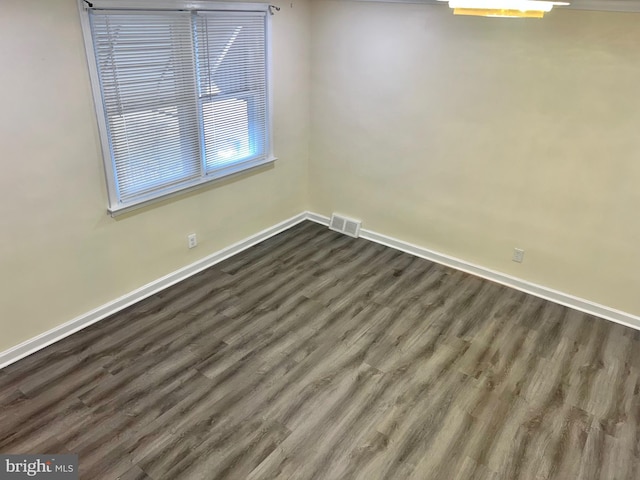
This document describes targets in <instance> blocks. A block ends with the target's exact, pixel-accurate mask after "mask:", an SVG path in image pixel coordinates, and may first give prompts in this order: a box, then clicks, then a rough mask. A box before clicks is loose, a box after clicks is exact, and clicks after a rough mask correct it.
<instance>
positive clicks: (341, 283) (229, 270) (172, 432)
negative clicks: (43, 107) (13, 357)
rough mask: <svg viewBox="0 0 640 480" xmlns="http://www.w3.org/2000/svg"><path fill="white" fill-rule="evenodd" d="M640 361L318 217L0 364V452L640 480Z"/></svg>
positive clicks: (102, 471)
mask: <svg viewBox="0 0 640 480" xmlns="http://www.w3.org/2000/svg"><path fill="white" fill-rule="evenodd" d="M16 321H18V320H17V319H16ZM639 372H640V335H639V333H638V332H636V331H634V330H631V329H628V328H625V327H622V326H620V325H616V324H613V323H610V322H607V321H605V320H601V319H598V318H594V317H592V316H589V315H585V314H583V313H580V312H576V311H573V310H571V309H568V308H564V307H561V306H558V305H556V304H553V303H550V302H548V301H545V300H541V299H538V298H535V297H533V296H530V295H526V294H524V293H520V292H518V291H515V290H511V289H509V288H506V287H503V286H500V285H497V284H494V283H491V282H488V281H485V280H482V279H479V278H476V277H473V276H471V275H468V274H465V273H462V272H459V271H455V270H452V269H449V268H446V267H443V266H440V265H437V264H434V263H431V262H429V261H426V260H422V259H419V258H416V257H412V256H410V255H407V254H404V253H401V252H398V251H395V250H392V249H390V248H386V247H383V246H380V245H377V244H374V243H370V242H368V241H366V240H363V239H358V240H354V239H352V238H349V237H346V236H342V235H339V234H337V233H334V232H331V231H329V230H328V229H327V228H325V227H322V226H319V225H316V224H313V223H310V222H305V223H302V224H300V225H298V226H296V227H294V228H292V229H290V230H289V231H287V232H285V233H282V234H280V235H278V236H276V237H273V238H271V239H269V240H267V241H265V242H263V243H261V244H260V245H258V246H256V247H254V248H251V249H250V250H247V251H246V252H244V253H242V254H240V255H237V256H235V257H233V258H231V259H229V260H227V261H225V262H224V263H221V264H219V265H217V266H215V267H213V268H210V269H208V270H206V271H204V272H203V273H201V274H199V275H197V276H194V277H192V278H189V279H188V280H186V281H184V282H182V283H180V284H178V285H175V286H174V287H171V288H169V289H167V290H165V291H163V292H161V293H159V294H157V295H154V296H152V297H150V298H148V299H146V300H144V301H143V302H140V303H138V304H136V305H134V306H132V307H130V308H128V309H126V310H124V311H122V312H120V313H118V314H116V315H114V316H112V317H111V318H109V319H106V320H104V321H102V322H99V323H98V324H96V325H94V326H92V327H89V328H87V329H85V330H83V331H81V332H79V333H77V334H75V335H73V336H71V337H68V338H67V339H65V340H63V341H61V342H59V343H56V344H55V345H52V346H51V347H49V348H46V349H44V350H42V351H40V352H38V353H36V354H34V355H32V356H30V357H27V358H25V359H23V360H21V361H19V362H17V363H16V364H13V365H11V366H9V367H7V368H5V369H4V370H2V371H0V452H2V453H18V454H24V453H77V454H79V457H80V472H81V478H83V479H89V480H94V479H112V478H122V479H127V480H131V479H138V480H143V479H155V480H160V479H168V480H175V479H196V478H201V479H222V478H231V479H245V478H246V479H251V480H258V479H263V480H271V479H285V478H294V479H330V480H334V479H335V480H342V479H356V478H357V479H366V480H373V479H434V480H435V479H442V480H451V479H464V480H472V479H474V480H479V479H507V480H514V479H532V480H534V479H535V480H541V479H561V480H570V479H579V480H590V479H606V480H614V479H638V478H640V430H639V428H640V394H639V388H640V382H639Z"/></svg>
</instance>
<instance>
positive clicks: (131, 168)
mask: <svg viewBox="0 0 640 480" xmlns="http://www.w3.org/2000/svg"><path fill="white" fill-rule="evenodd" d="M133 1H134V0H132V2H129V3H128V4H126V3H125V5H132V4H133ZM138 3H139V2H138ZM162 3H163V5H166V4H167V3H169V2H167V1H164V2H162ZM174 3H175V2H174ZM113 4H117V5H118V9H115V8H113V7H112V5H113ZM122 5H123V2H122V1H117V0H102V1H101V2H94V8H90V9H86V10H85V11H86V17H85V19H84V22H85V37H86V40H87V45H88V48H87V51H88V57H89V63H90V67H91V71H92V82H93V85H94V95H95V98H96V110H97V113H98V122H99V124H100V131H101V137H102V143H103V155H104V159H105V171H106V176H107V183H108V189H109V204H110V205H109V211H111V212H112V213H115V212H118V211H121V210H124V209H128V208H131V207H133V206H136V205H140V204H143V203H145V202H148V201H150V200H153V199H156V198H158V197H161V196H164V195H168V194H171V193H174V192H176V191H179V190H183V189H186V188H191V187H194V186H196V185H199V184H202V183H205V182H208V181H210V180H213V179H216V178H220V177H223V176H226V175H230V174H233V173H237V172H239V171H242V170H246V169H248V168H252V167H255V166H257V165H261V164H264V163H266V162H270V161H272V160H273V157H272V155H271V150H270V143H271V142H270V131H269V130H270V129H269V112H268V105H269V102H268V88H267V86H268V77H267V73H268V72H267V35H266V27H267V14H266V13H267V12H266V11H265V10H264V7H263V6H260V5H257V6H255V11H253V10H246V8H249V7H250V8H254V6H251V5H247V4H241V5H243V6H242V7H241V8H243V9H244V10H240V11H236V10H215V8H216V4H215V3H212V4H208V3H206V2H202V1H200V2H197V5H199V6H202V5H204V6H205V7H206V8H207V9H199V10H191V11H185V10H179V9H178V8H177V6H178V4H177V3H176V9H175V10H169V9H165V10H138V9H133V8H131V7H130V6H129V7H127V8H123V7H122ZM147 5H148V3H147ZM193 5H194V2H190V3H189V6H193ZM218 5H222V4H218ZM238 5H240V4H238ZM110 6H111V8H109V7H110ZM183 7H185V8H186V4H185V5H184V6H183ZM165 8H166V7H165ZM235 8H238V7H235Z"/></svg>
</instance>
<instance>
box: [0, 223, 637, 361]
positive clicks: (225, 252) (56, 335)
mask: <svg viewBox="0 0 640 480" xmlns="http://www.w3.org/2000/svg"><path fill="white" fill-rule="evenodd" d="M304 220H311V221H312V222H316V223H319V224H321V225H329V217H325V216H324V215H319V214H317V213H313V212H302V213H300V214H298V215H296V216H294V217H291V218H290V219H288V220H285V221H284V222H281V223H278V224H277V225H274V226H273V227H269V228H267V229H265V230H263V231H261V232H259V233H256V234H255V235H251V236H250V237H247V238H245V239H244V240H241V241H239V242H237V243H235V244H233V245H231V246H229V247H227V248H224V249H222V250H220V251H218V252H216V253H213V254H211V255H209V256H207V257H205V258H203V259H201V260H198V261H197V262H194V263H192V264H191V265H187V266H186V267H183V268H181V269H179V270H176V271H175V272H172V273H170V274H168V275H165V276H164V277H162V278H159V279H158V280H154V281H153V282H151V283H148V284H147V285H144V286H142V287H140V288H138V289H137V290H134V291H133V292H130V293H127V294H126V295H123V296H122V297H120V298H118V299H116V300H113V301H112V302H109V303H106V304H104V305H102V306H100V307H98V308H96V309H94V310H91V311H90V312H87V313H85V314H82V315H80V316H78V317H76V318H74V319H73V320H70V321H68V322H66V323H64V324H62V325H60V326H58V327H55V328H53V329H51V330H49V331H48V332H45V333H43V334H41V335H38V336H37V337H34V338H32V339H29V340H27V341H26V342H23V343H21V344H20V345H17V346H15V347H13V348H10V349H9V350H5V351H4V352H0V369H2V368H4V367H6V366H7V365H10V364H12V363H14V362H16V361H18V360H20V359H21V358H24V357H26V356H28V355H31V354H32V353H34V352H37V351H38V350H41V349H43V348H45V347H47V346H49V345H51V344H52V343H55V342H57V341H59V340H62V339H63V338H65V337H68V336H69V335H71V334H73V333H75V332H77V331H79V330H82V329H83V328H86V327H88V326H89V325H92V324H94V323H96V322H99V321H100V320H102V319H104V318H107V317H108V316H110V315H113V314H114V313H117V312H119V311H120V310H123V309H125V308H127V307H128V306H130V305H133V304H134V303H136V302H139V301H141V300H143V299H145V298H147V297H149V296H151V295H153V294H155V293H158V292H160V291H161V290H164V289H165V288H168V287H170V286H172V285H174V284H176V283H178V282H180V281H182V280H184V279H186V278H189V277H190V276H192V275H195V274H196V273H198V272H201V271H202V270H205V269H207V268H209V267H211V266H213V265H215V264H217V263H220V262H222V261H223V260H226V259H227V258H229V257H231V256H233V255H236V254H238V253H240V252H242V251H244V250H246V249H248V248H250V247H252V246H254V245H256V244H257V243H260V242H262V241H263V240H266V239H267V238H270V237H273V236H274V235H277V234H278V233H281V232H283V231H285V230H288V229H289V228H291V227H293V226H294V225H297V224H299V223H300V222H303V221H304ZM360 237H361V238H364V239H366V240H370V241H372V242H376V243H379V244H381V245H386V246H388V247H391V248H395V249H396V250H400V251H403V252H406V253H409V254H411V255H415V256H417V257H420V258H425V259H427V260H431V261H432V262H436V263H439V264H441V265H445V266H447V267H451V268H455V269H457V270H462V271H463V272H467V273H470V274H472V275H476V276H478V277H481V278H485V279H487V280H491V281H493V282H496V283H500V284H502V285H505V286H507V287H511V288H515V289H516V290H520V291H522V292H526V293H529V294H531V295H535V296H536V297H540V298H544V299H546V300H549V301H552V302H555V303H558V304H560V305H564V306H567V307H570V308H574V309H576V310H580V311H582V312H585V313H589V314H591V315H595V316H597V317H600V318H604V319H606V320H610V321H612V322H615V323H619V324H622V325H625V326H627V327H631V328H634V329H636V330H640V317H637V316H635V315H632V314H630V313H626V312H622V311H620V310H615V309H613V308H609V307H606V306H604V305H600V304H597V303H594V302H590V301H589V300H584V299H582V298H578V297H575V296H573V295H568V294H566V293H563V292H559V291H557V290H553V289H551V288H547V287H543V286H541V285H536V284H535V283H531V282H527V281H526V280H522V279H519V278H516V277H512V276H511V275H506V274H504V273H500V272H496V271H494V270H490V269H488V268H485V267H481V266H479V265H474V264H472V263H468V262H465V261H464V260H460V259H458V258H455V257H451V256H449V255H445V254H442V253H438V252H435V251H433V250H429V249H427V248H424V247H419V246H417V245H413V244H411V243H408V242H404V241H402V240H398V239H396V238H393V237H389V236H387V235H383V234H380V233H376V232H373V231H371V230H367V229H361V230H360Z"/></svg>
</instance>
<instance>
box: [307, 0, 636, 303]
mask: <svg viewBox="0 0 640 480" xmlns="http://www.w3.org/2000/svg"><path fill="white" fill-rule="evenodd" d="M312 19H313V31H312V86H311V92H312V101H311V109H312V123H311V132H312V142H311V161H310V171H309V174H310V180H311V182H310V189H311V191H310V194H311V195H310V204H311V209H312V210H313V211H316V212H318V213H322V214H326V215H328V214H330V213H331V212H334V211H338V212H342V213H344V214H347V215H351V216H354V217H356V218H360V219H362V220H363V226H364V227H365V228H368V229H372V230H375V231H378V232H380V233H384V234H387V235H390V236H393V237H397V238H399V239H402V240H405V241H409V242H412V243H415V244H418V245H421V246H424V247H428V248H431V249H434V250H436V251H439V252H443V253H446V254H449V255H453V256H456V257H459V258H461V259H464V260H466V261H469V262H473V263H476V264H479V265H481V266H484V267H488V268H491V269H494V270H498V271H501V272H504V273H507V274H511V275H514V276H517V277H520V278H522V279H526V280H529V281H532V282H535V283H538V284H542V285H545V286H547V287H550V288H554V289H557V290H560V291H563V292H566V293H570V294H574V295H577V296H579V297H583V298H585V299H589V300H592V301H595V302H598V303H602V304H605V305H608V306H610V307H614V308H618V309H622V310H625V311H627V312H630V313H633V314H636V315H640V294H639V287H640V282H639V279H640V277H639V274H638V272H639V271H640V252H639V246H640V220H639V219H638V218H639V217H638V213H637V212H638V208H640V134H639V132H640V90H639V86H640V28H638V25H639V24H640V14H620V13H602V12H599V13H594V12H584V11H554V12H552V14H550V15H549V16H548V17H547V18H545V19H544V20H505V19H490V18H472V17H454V16H453V15H452V14H451V13H450V12H449V10H448V9H447V8H446V7H434V6H425V5H423V6H420V5H407V4H381V3H360V2H349V1H328V0H322V1H317V2H314V3H313V8H312ZM514 247H521V248H524V249H525V250H526V254H525V261H524V263H523V264H516V263H513V262H512V261H511V254H512V251H513V248H514Z"/></svg>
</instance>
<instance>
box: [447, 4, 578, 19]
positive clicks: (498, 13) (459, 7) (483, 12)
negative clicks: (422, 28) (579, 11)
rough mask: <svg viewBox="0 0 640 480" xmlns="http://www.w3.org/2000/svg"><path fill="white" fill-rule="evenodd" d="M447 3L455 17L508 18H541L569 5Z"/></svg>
mask: <svg viewBox="0 0 640 480" xmlns="http://www.w3.org/2000/svg"><path fill="white" fill-rule="evenodd" d="M440 1H447V0H440ZM448 2H449V7H450V8H452V9H453V13H454V14H456V15H475V16H482V17H510V18H542V17H543V16H544V14H545V13H546V12H550V11H551V9H552V8H553V7H554V6H555V5H569V4H568V3H566V2H551V1H545V0H448Z"/></svg>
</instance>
